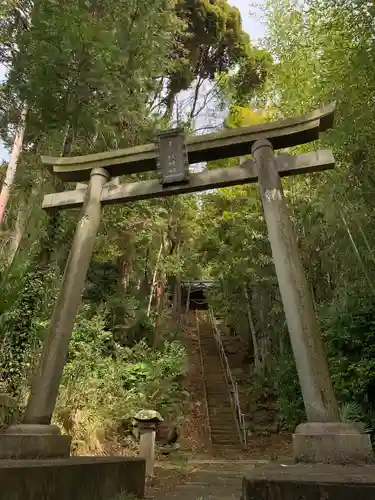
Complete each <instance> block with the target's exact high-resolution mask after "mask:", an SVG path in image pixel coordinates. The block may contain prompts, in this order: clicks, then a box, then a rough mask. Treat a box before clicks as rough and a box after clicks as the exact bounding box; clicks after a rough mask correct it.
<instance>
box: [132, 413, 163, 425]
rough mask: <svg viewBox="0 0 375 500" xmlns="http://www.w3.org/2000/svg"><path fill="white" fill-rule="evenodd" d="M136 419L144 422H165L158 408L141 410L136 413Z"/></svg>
mask: <svg viewBox="0 0 375 500" xmlns="http://www.w3.org/2000/svg"><path fill="white" fill-rule="evenodd" d="M134 419H135V420H137V422H143V423H155V424H158V423H159V422H164V419H163V417H162V416H161V415H160V413H159V412H158V411H156V410H140V411H138V412H137V413H136V415H135V416H134Z"/></svg>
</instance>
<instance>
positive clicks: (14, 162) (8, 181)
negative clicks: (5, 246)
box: [0, 103, 28, 227]
mask: <svg viewBox="0 0 375 500" xmlns="http://www.w3.org/2000/svg"><path fill="white" fill-rule="evenodd" d="M27 111H28V106H27V104H26V103H24V105H23V108H22V111H21V117H20V121H19V124H18V126H17V130H16V135H15V137H14V142H13V147H12V153H11V155H10V160H9V163H8V168H7V170H6V174H5V179H4V182H3V186H2V188H1V192H0V227H1V226H2V225H3V223H4V217H5V211H6V208H7V205H8V201H9V198H10V192H11V189H12V186H13V184H14V179H15V177H16V173H17V166H18V160H19V158H20V155H21V151H22V146H23V138H24V135H25V130H26V116H27Z"/></svg>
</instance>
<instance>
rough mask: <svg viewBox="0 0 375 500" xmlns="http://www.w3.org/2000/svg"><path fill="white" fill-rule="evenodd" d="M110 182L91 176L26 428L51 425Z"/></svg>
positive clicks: (101, 174)
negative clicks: (103, 195) (103, 194)
mask: <svg viewBox="0 0 375 500" xmlns="http://www.w3.org/2000/svg"><path fill="white" fill-rule="evenodd" d="M108 179H109V173H108V172H107V171H106V170H104V169H102V168H95V169H93V170H92V172H91V177H90V182H89V185H88V189H87V194H86V199H85V203H84V205H83V207H82V211H81V213H80V218H79V221H78V224H77V229H76V232H75V235H74V239H73V244H72V248H71V250H70V253H69V257H68V262H67V264H66V267H65V272H64V276H63V279H62V283H61V288H60V292H59V295H58V297H57V300H56V304H55V307H54V310H53V314H52V320H51V326H50V331H49V333H48V337H47V339H46V341H45V344H44V347H43V352H42V356H41V359H40V363H39V367H38V371H37V374H36V377H35V380H34V384H33V387H32V390H31V394H30V397H29V400H28V403H27V408H26V412H25V416H24V418H23V423H25V424H44V425H48V424H50V423H51V418H52V414H53V410H54V408H55V403H56V399H57V395H58V390H59V385H60V380H61V376H62V372H63V369H64V366H65V363H66V359H67V355H68V349H69V342H70V338H71V334H72V331H73V326H74V322H75V318H76V314H77V311H78V307H79V305H80V302H81V296H82V292H83V289H84V286H85V281H86V274H87V270H88V267H89V264H90V260H91V255H92V251H93V247H94V242H95V237H96V234H97V232H98V229H99V225H100V219H101V204H100V195H101V192H102V188H103V186H104V184H105V183H106V182H107V181H108Z"/></svg>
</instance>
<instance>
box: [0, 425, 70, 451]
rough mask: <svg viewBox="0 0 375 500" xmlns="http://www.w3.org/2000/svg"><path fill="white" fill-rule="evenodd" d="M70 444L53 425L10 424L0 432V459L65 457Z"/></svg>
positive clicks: (68, 438)
mask: <svg viewBox="0 0 375 500" xmlns="http://www.w3.org/2000/svg"><path fill="white" fill-rule="evenodd" d="M70 444H71V437H70V436H64V435H61V433H60V430H59V428H58V427H56V426H55V425H32V424H22V425H12V426H10V427H8V429H6V430H5V431H3V432H2V433H0V459H37V458H65V457H69V455H70Z"/></svg>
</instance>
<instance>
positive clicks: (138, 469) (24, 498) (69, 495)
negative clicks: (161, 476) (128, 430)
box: [0, 457, 145, 500]
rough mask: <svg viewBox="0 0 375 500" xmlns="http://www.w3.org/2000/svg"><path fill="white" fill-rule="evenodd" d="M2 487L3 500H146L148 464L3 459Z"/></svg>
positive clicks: (106, 460) (135, 460) (104, 459)
mask: <svg viewBox="0 0 375 500" xmlns="http://www.w3.org/2000/svg"><path fill="white" fill-rule="evenodd" d="M0 484H1V488H0V500H116V499H117V498H128V496H129V495H135V496H136V497H138V498H143V496H144V489H145V461H144V460H142V459H139V458H128V457H71V458H60V459H49V460H0ZM126 493H127V495H128V496H126ZM122 495H124V496H122Z"/></svg>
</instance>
